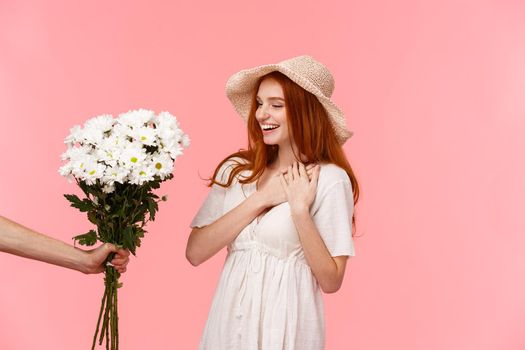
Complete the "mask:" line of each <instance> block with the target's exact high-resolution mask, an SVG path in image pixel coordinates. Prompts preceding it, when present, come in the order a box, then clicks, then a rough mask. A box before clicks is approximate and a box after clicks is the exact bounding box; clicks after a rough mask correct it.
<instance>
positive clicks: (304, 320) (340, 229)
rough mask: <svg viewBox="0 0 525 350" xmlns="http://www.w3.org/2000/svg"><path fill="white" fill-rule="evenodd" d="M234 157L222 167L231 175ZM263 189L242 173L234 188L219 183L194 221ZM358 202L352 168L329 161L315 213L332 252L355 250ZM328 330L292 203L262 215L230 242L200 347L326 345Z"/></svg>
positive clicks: (209, 218)
mask: <svg viewBox="0 0 525 350" xmlns="http://www.w3.org/2000/svg"><path fill="white" fill-rule="evenodd" d="M231 164H232V163H231V161H229V162H227V163H225V164H224V165H223V167H222V168H221V170H220V172H219V177H218V178H219V179H221V176H222V179H223V181H224V182H225V180H226V179H227V178H228V174H229V171H230V170H231V167H229V166H228V165H231ZM242 175H243V174H241V176H242ZM255 190H256V185H255V182H252V183H250V184H245V185H241V184H240V183H239V182H238V181H237V179H235V180H234V183H233V184H232V186H230V187H229V188H227V189H226V188H223V187H221V186H218V185H215V184H214V185H213V186H212V188H211V189H210V192H209V194H208V196H207V198H206V200H205V201H204V203H203V205H202V207H201V208H200V209H199V211H198V213H197V214H196V215H195V217H194V219H193V220H192V222H191V224H190V226H191V227H203V226H206V225H209V224H211V223H213V222H214V221H215V220H217V219H218V218H220V217H221V216H222V215H224V214H225V213H227V212H228V211H230V210H231V209H233V208H235V207H236V206H237V205H239V204H240V203H241V202H242V201H244V200H245V199H246V198H247V197H248V196H250V195H251V194H252V193H254V192H255ZM353 209H354V206H353V196H352V187H351V183H350V179H349V177H348V175H347V174H346V172H345V171H344V170H343V169H342V168H340V167H338V166H337V165H334V164H322V165H321V169H320V174H319V180H318V187H317V194H316V198H315V200H314V203H313V204H312V206H311V209H310V213H311V215H312V218H313V221H314V222H315V224H316V227H317V229H318V231H319V233H320V235H321V237H322V239H323V241H324V243H325V245H326V247H327V249H328V251H329V252H330V254H331V255H332V256H341V255H347V256H354V244H353V240H352V236H351V234H352V232H351V218H352V213H353ZM324 333H325V331H324V308H323V299H322V295H321V290H320V287H319V284H318V282H317V280H316V278H315V277H314V275H313V273H312V271H311V269H310V267H309V266H308V263H307V262H306V260H305V257H304V252H303V249H302V247H301V243H300V240H299V236H298V234H297V231H296V229H295V226H294V223H293V220H292V218H291V213H290V206H289V204H288V202H284V203H282V204H280V205H277V206H275V207H273V208H272V209H271V210H270V211H268V212H267V213H266V214H264V216H263V217H262V218H261V219H260V221H259V222H257V218H255V219H254V220H253V221H252V222H251V223H250V224H249V225H248V226H246V227H245V228H244V229H243V230H242V231H241V232H240V233H239V235H238V236H237V238H236V239H235V240H234V241H233V242H232V243H231V244H230V245H229V246H228V255H227V257H226V261H225V263H224V268H223V271H222V274H221V276H220V280H219V283H218V286H217V289H216V291H215V295H214V297H213V301H212V305H211V309H210V312H209V315H208V320H207V322H206V325H205V327H204V332H203V334H202V338H201V341H200V345H199V349H201V350H235V349H239V350H277V349H279V350H283V349H286V350H321V349H324V343H325V341H324Z"/></svg>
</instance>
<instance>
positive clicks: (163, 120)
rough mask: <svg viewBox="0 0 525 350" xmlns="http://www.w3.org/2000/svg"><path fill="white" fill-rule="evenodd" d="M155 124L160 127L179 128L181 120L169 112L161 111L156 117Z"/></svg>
mask: <svg viewBox="0 0 525 350" xmlns="http://www.w3.org/2000/svg"><path fill="white" fill-rule="evenodd" d="M154 122H155V125H156V126H157V128H159V129H172V130H175V129H178V128H179V122H178V121H177V118H175V117H174V116H173V115H171V114H170V113H169V112H160V113H159V115H157V116H156V117H155V119H154Z"/></svg>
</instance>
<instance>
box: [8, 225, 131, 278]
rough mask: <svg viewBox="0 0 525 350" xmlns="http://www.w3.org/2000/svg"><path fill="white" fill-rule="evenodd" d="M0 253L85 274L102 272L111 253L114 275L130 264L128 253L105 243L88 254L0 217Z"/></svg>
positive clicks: (124, 269)
mask: <svg viewBox="0 0 525 350" xmlns="http://www.w3.org/2000/svg"><path fill="white" fill-rule="evenodd" d="M0 251H1V252H6V253H10V254H14V255H18V256H21V257H25V258H29V259H34V260H40V261H43V262H47V263H50V264H53V265H58V266H62V267H66V268H69V269H74V270H77V271H80V272H83V273H86V274H88V273H98V272H102V271H103V270H104V266H103V263H104V261H105V260H106V258H107V256H108V255H109V254H110V253H111V252H115V253H117V254H116V255H115V258H114V259H113V260H112V261H111V263H112V264H113V265H114V267H115V269H116V270H117V271H119V272H121V273H122V272H125V271H126V267H127V264H128V261H129V252H128V251H126V250H123V249H117V248H116V247H115V246H114V245H112V244H107V243H106V244H103V245H101V246H100V247H98V248H96V249H93V250H89V251H86V250H82V249H78V248H75V247H73V246H71V245H69V244H67V243H65V242H62V241H60V240H57V239H55V238H52V237H49V236H46V235H43V234H41V233H38V232H36V231H33V230H31V229H29V228H27V227H24V226H22V225H20V224H17V223H16V222H14V221H11V220H9V219H7V218H4V217H2V216H0Z"/></svg>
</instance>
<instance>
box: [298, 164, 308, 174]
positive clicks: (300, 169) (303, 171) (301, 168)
mask: <svg viewBox="0 0 525 350" xmlns="http://www.w3.org/2000/svg"><path fill="white" fill-rule="evenodd" d="M299 175H300V176H301V177H308V174H307V173H306V167H305V166H304V164H303V163H299Z"/></svg>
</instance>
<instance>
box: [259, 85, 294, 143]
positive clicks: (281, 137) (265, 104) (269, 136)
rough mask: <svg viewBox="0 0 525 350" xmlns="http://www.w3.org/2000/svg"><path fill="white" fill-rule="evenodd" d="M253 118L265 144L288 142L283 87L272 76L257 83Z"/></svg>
mask: <svg viewBox="0 0 525 350" xmlns="http://www.w3.org/2000/svg"><path fill="white" fill-rule="evenodd" d="M255 118H256V119H257V121H258V122H259V125H260V127H261V129H262V134H263V140H264V143H265V144H267V145H279V146H283V145H285V144H287V143H288V144H289V143H290V136H289V132H288V124H287V122H286V105H285V103H284V94H283V89H282V88H281V85H280V84H279V83H278V82H277V81H276V80H274V79H272V78H266V79H264V80H263V81H262V82H261V85H259V90H258V91H257V110H256V112H255Z"/></svg>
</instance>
